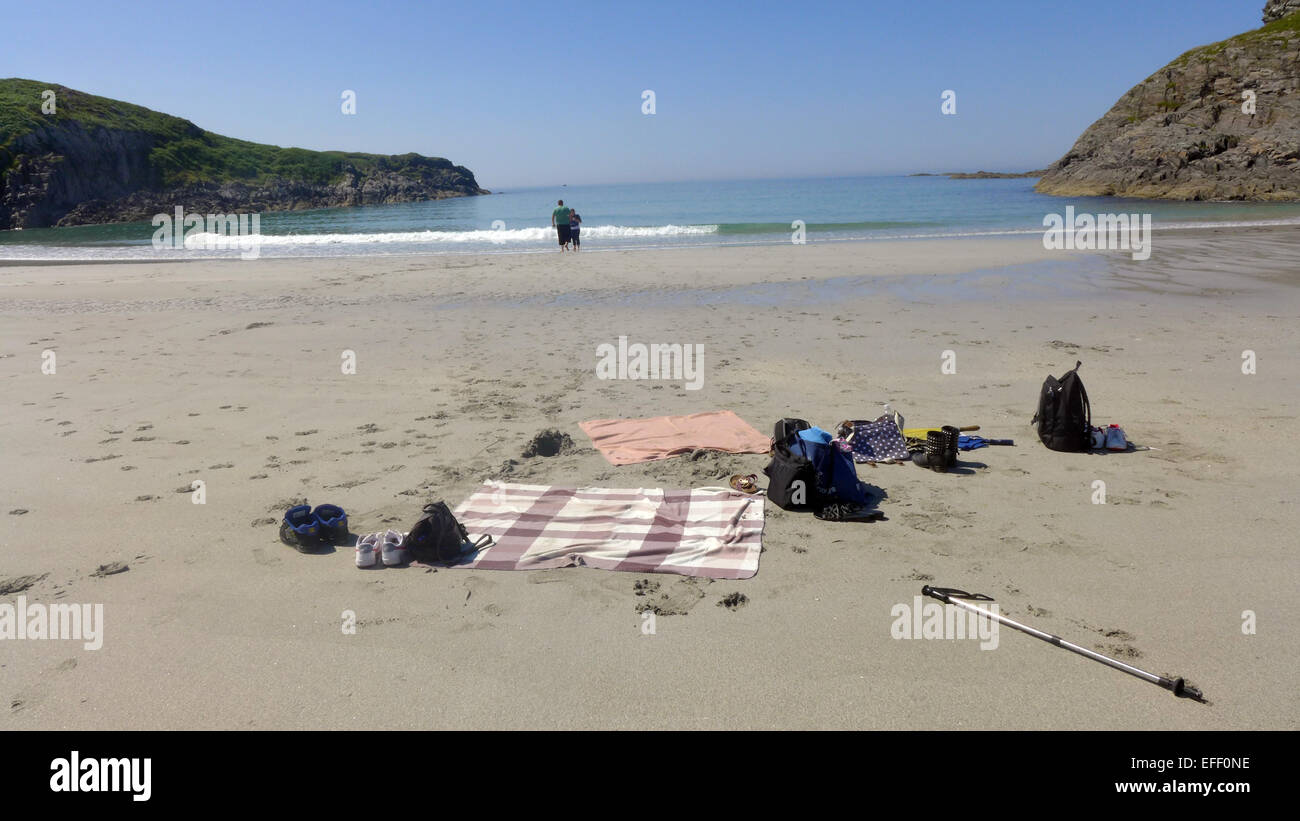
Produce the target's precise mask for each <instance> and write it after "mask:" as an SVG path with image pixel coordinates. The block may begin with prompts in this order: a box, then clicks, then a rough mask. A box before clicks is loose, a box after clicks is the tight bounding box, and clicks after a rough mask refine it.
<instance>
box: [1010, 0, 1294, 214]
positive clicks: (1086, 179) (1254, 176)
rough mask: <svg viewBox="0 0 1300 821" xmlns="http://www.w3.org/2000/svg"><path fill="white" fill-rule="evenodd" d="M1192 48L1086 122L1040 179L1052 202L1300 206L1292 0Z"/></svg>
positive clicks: (1278, 0) (1276, 1)
mask: <svg viewBox="0 0 1300 821" xmlns="http://www.w3.org/2000/svg"><path fill="white" fill-rule="evenodd" d="M1264 20H1265V23H1266V25H1265V26H1264V27H1263V28H1260V29H1256V30H1255V31H1250V32H1247V33H1245V34H1241V35H1238V36H1236V37H1233V38H1231V39H1229V40H1224V41H1222V42H1219V43H1214V44H1212V45H1208V46H1202V47H1201V48H1196V49H1193V50H1191V51H1189V52H1187V53H1186V54H1183V55H1182V56H1181V57H1179V58H1178V59H1176V60H1174V61H1173V62H1172V63H1170V64H1169V65H1167V66H1165V67H1164V68H1162V69H1160V70H1159V71H1157V72H1156V73H1155V74H1152V75H1151V76H1150V77H1148V78H1147V79H1145V80H1143V81H1142V82H1141V83H1139V84H1138V85H1136V86H1134V87H1133V88H1132V89H1130V90H1129V92H1128V93H1127V94H1125V95H1124V96H1123V97H1121V98H1120V100H1119V102H1117V103H1116V104H1115V106H1114V107H1113V108H1111V110H1110V111H1108V112H1106V114H1105V115H1104V116H1103V117H1102V118H1101V119H1100V120H1098V121H1097V122H1095V123H1093V124H1092V126H1090V127H1089V128H1088V130H1087V131H1085V132H1084V133H1083V136H1081V137H1079V139H1078V141H1077V142H1076V143H1075V144H1074V147H1073V148H1071V149H1070V151H1069V152H1068V153H1067V154H1066V155H1065V156H1064V157H1062V158H1061V159H1059V160H1057V161H1056V163H1054V164H1053V165H1052V166H1051V167H1050V168H1048V170H1047V173H1046V174H1045V175H1044V176H1043V178H1042V179H1041V180H1039V182H1038V185H1037V186H1036V190H1038V191H1040V192H1042V193H1044V194H1056V195H1060V196H1090V195H1114V196H1123V197H1149V198H1162V199H1179V200H1211V199H1214V200H1221V199H1235V200H1297V199H1300V0H1270V2H1269V3H1268V5H1267V6H1265V8H1264Z"/></svg>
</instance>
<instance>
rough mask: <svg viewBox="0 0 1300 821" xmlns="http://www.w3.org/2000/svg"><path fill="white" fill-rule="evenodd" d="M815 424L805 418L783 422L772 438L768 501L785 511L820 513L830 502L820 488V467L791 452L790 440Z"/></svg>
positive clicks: (768, 474) (768, 471)
mask: <svg viewBox="0 0 1300 821" xmlns="http://www.w3.org/2000/svg"><path fill="white" fill-rule="evenodd" d="M809 427H811V425H809V424H808V423H807V422H805V421H804V420H802V419H782V420H781V421H780V422H777V423H776V429H775V430H774V432H773V436H772V461H771V462H769V463H768V465H767V467H765V468H763V473H765V474H767V478H768V480H769V481H768V483H767V498H768V499H770V500H772V504H774V505H776V506H777V507H779V508H781V509H782V510H820V509H821V508H822V506H823V505H824V504H825V503H826V501H827V500H826V499H825V498H823V496H822V493H821V491H819V490H818V489H817V468H816V466H814V465H813V463H812V461H811V460H810V459H808V458H807V457H805V456H804V455H803V454H801V453H795V452H793V451H791V450H790V440H791V438H792V437H794V436H796V435H797V434H798V433H799V431H801V430H807V429H808V428H809Z"/></svg>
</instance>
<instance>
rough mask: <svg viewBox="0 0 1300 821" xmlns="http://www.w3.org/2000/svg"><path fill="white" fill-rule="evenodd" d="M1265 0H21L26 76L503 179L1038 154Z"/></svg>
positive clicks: (1034, 159) (1054, 151)
mask: <svg viewBox="0 0 1300 821" xmlns="http://www.w3.org/2000/svg"><path fill="white" fill-rule="evenodd" d="M1263 5H1264V2H1263V0H1092V2H1087V1H1086V0H1085V1H1084V2H1050V1H1048V2H1043V1H1042V0H930V2H913V1H912V0H897V1H896V2H877V1H876V0H857V2H842V3H765V2H750V3H740V2H737V3H731V2H713V1H712V0H696V2H687V3H678V2H671V1H668V0H658V1H657V2H647V1H646V0H641V1H640V2H630V3H622V2H616V1H615V2H605V3H590V4H588V3H581V2H559V3H545V2H541V3H539V2H531V3H514V2H502V1H501V0H490V1H489V2H479V0H464V2H457V3H431V2H423V3H422V2H377V1H372V2H343V0H318V2H313V3H287V2H276V0H262V2H254V3H245V2H212V3H185V2H176V0H169V2H146V1H142V2H134V1H133V2H128V3H124V4H120V5H119V4H113V3H106V2H103V0H94V1H93V2H57V0H43V1H42V2H36V3H20V2H16V0H6V3H5V10H4V15H3V16H4V32H5V33H4V37H3V39H4V45H3V47H2V50H0V77H9V76H17V77H26V78H29V79H33V80H40V81H45V82H50V83H59V84H62V85H65V86H69V87H72V88H76V89H80V90H83V91H88V92H92V93H95V94H101V95H104V96H108V97H114V98H117V99H122V100H126V101H129V102H133V103H138V104H140V105H144V106H147V107H149V108H152V109H156V110H159V111H164V112H167V113H169V114H175V115H177V116H181V117H185V118H186V119H189V120H192V121H194V122H195V123H197V124H198V125H200V126H201V127H203V128H206V129H209V130H211V131H215V132H218V133H221V134H226V135H229V136H232V137H239V138H242V139H248V140H254V141H257V142H266V143H274V144H277V145H295V146H302V147H304V148H314V149H343V150H351V151H369V152H376V153H401V152H406V151H417V152H420V153H422V154H432V155H436V156H443V157H447V158H449V159H451V160H452V161H453V162H456V163H460V164H462V165H466V166H468V167H469V168H470V169H471V170H473V171H474V172H475V173H476V174H477V176H478V179H479V183H480V184H481V185H483V186H485V187H487V188H492V189H510V188H516V187H523V186H533V185H551V184H559V183H568V184H587V183H603V182H635V181H647V180H691V179H727V178H753V177H801V176H838V175H854V174H892V173H908V172H913V171H974V170H979V169H986V170H1029V169H1032V168H1038V167H1041V166H1044V165H1047V164H1048V163H1050V162H1051V161H1053V160H1055V159H1057V158H1058V157H1059V156H1060V155H1061V154H1063V153H1064V152H1065V151H1066V150H1067V149H1068V148H1069V147H1070V145H1071V144H1072V143H1073V142H1074V140H1075V138H1076V137H1077V136H1078V135H1079V134H1080V133H1081V132H1082V131H1083V129H1084V128H1086V127H1087V126H1088V125H1089V124H1090V123H1092V122H1093V121H1094V120H1095V119H1097V118H1098V117H1100V116H1101V115H1102V114H1103V113H1104V112H1105V111H1106V109H1107V108H1109V107H1110V105H1111V104H1112V103H1113V102H1114V101H1115V100H1116V99H1117V98H1118V97H1119V96H1120V95H1121V94H1123V93H1124V92H1125V91H1126V90H1128V89H1129V88H1130V87H1132V86H1133V85H1135V84H1136V83H1137V82H1138V81H1140V80H1142V79H1143V78H1145V77H1146V76H1148V75H1149V74H1151V73H1152V72H1153V71H1155V70H1156V69H1157V68H1159V67H1160V66H1162V65H1163V64H1164V63H1166V62H1167V61H1169V60H1170V59H1172V58H1173V57H1175V56H1177V55H1178V54H1180V53H1182V52H1183V51H1186V50H1187V49H1189V48H1192V47H1193V46H1197V45H1201V44H1204V43H1208V42H1212V41H1215V40H1220V39H1223V38H1224V37H1228V36H1231V35H1234V34H1238V33H1240V32H1242V31H1246V30H1248V29H1252V28H1255V27H1257V26H1259V25H1260V24H1261V23H1260V11H1261V9H1262V7H1263ZM344 89H351V90H354V91H355V92H356V93H357V114H356V115H355V116H350V117H349V116H344V115H343V114H341V113H340V110H339V105H340V94H341V93H342V91H343V90H344ZM644 89H653V90H654V91H655V94H656V97H657V113H656V114H654V115H653V116H645V115H643V114H642V113H641V92H642V91H643V90H644ZM944 89H953V90H954V91H956V92H957V115H956V116H955V117H946V116H943V115H941V114H940V102H941V101H940V94H941V93H942V92H943V90H944Z"/></svg>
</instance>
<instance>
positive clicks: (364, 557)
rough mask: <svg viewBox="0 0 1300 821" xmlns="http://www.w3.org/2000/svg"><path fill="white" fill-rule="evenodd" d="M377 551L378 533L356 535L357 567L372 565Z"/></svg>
mask: <svg viewBox="0 0 1300 821" xmlns="http://www.w3.org/2000/svg"><path fill="white" fill-rule="evenodd" d="M378 552H379V534H378V533H371V534H369V535H367V536H358V537H357V567H374V566H375V554H376V553H378Z"/></svg>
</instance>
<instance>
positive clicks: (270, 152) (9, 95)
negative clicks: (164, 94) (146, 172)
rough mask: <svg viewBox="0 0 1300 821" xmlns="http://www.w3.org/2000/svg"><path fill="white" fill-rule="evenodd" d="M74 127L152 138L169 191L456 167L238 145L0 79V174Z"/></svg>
mask: <svg viewBox="0 0 1300 821" xmlns="http://www.w3.org/2000/svg"><path fill="white" fill-rule="evenodd" d="M46 89H53V90H54V92H55V94H56V95H57V96H56V101H57V113H56V114H53V115H46V114H42V113H41V102H42V98H41V93H42V92H44V91H45V90H46ZM77 125H79V126H80V127H81V128H82V129H83V130H85V131H88V132H89V131H93V130H94V129H96V128H106V129H112V130H121V131H131V132H139V133H146V134H150V135H153V136H154V137H155V139H156V145H155V147H154V149H153V151H152V152H151V153H150V164H151V165H152V166H153V167H154V168H155V169H156V170H157V171H158V173H159V175H160V179H161V180H162V183H163V185H164V186H167V187H178V186H183V185H188V184H194V183H224V182H244V183H248V184H257V183H261V182H265V181H267V180H269V179H272V178H280V179H289V180H298V181H302V182H306V183H311V184H317V185H328V184H331V183H334V182H336V181H338V180H339V179H340V178H341V177H342V174H343V168H344V167H345V166H349V165H350V166H352V167H353V168H355V169H356V170H357V171H360V172H362V173H363V174H366V173H370V172H373V171H376V170H380V171H392V172H396V173H399V174H403V175H409V176H413V177H418V176H419V175H420V172H421V171H423V170H432V169H437V168H450V167H452V166H451V163H450V162H449V161H447V160H444V159H441V158H431V157H423V156H421V155H419V154H403V155H399V156H395V157H388V156H384V155H379V154H360V153H347V152H342V151H308V150H306V149H302V148H281V147H279V146H275V145H263V144H261V143H252V142H247V141H245V140H236V139H232V138H230V137H223V136H222V135H220V134H214V133H212V132H211V131H205V130H203V129H201V128H199V127H198V126H196V125H194V124H193V123H191V122H190V121H189V120H183V119H181V118H179V117H173V116H170V115H168V114H161V113H159V112H157V111H151V110H150V109H147V108H144V107H143V106H138V105H132V104H130V103H124V102H120V101H118V100H111V99H108V98H107V97H97V96H95V95H93V94H85V93H83V92H80V91H74V90H73V89H70V88H65V87H63V86H59V85H53V84H50V83H39V82H36V81H33V80H21V79H16V78H10V79H4V80H0V172H3V171H4V170H5V169H7V168H8V167H9V166H10V165H11V164H12V163H13V161H14V159H15V157H14V153H15V152H14V151H13V150H12V146H13V144H14V142H15V141H16V140H18V139H19V138H21V137H22V136H24V135H26V134H31V133H32V132H34V131H37V130H39V129H42V128H51V127H54V128H68V127H75V126H77Z"/></svg>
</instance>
